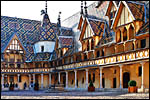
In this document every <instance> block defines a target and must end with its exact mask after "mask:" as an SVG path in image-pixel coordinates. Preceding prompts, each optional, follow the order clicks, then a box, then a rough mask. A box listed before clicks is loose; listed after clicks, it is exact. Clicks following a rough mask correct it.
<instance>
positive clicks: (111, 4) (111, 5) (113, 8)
mask: <svg viewBox="0 0 150 100" xmlns="http://www.w3.org/2000/svg"><path fill="white" fill-rule="evenodd" d="M116 10H117V5H115V3H114V2H113V1H110V2H109V5H108V8H107V12H106V16H108V15H109V13H110V12H112V11H116Z"/></svg>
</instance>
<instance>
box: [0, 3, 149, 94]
mask: <svg viewBox="0 0 150 100" xmlns="http://www.w3.org/2000/svg"><path fill="white" fill-rule="evenodd" d="M84 3H85V2H84ZM148 6H149V2H138V1H134V2H133V1H120V2H115V1H103V2H95V3H93V4H92V5H90V6H89V7H87V6H86V3H85V7H84V8H83V2H81V12H79V13H80V14H79V13H77V14H75V15H74V16H71V17H69V18H68V19H66V20H65V21H64V22H63V23H62V24H64V26H65V27H64V26H62V25H61V21H60V15H59V17H58V22H57V23H51V22H50V19H49V16H48V13H47V5H46V7H45V10H44V11H43V13H42V15H43V20H42V22H40V21H35V20H28V19H20V18H13V17H7V16H1V80H2V81H1V88H2V90H3V89H4V90H5V88H6V86H5V84H7V83H8V84H9V83H11V82H12V83H14V84H16V83H17V84H18V87H19V89H20V90H22V89H24V84H25V83H26V84H27V87H26V89H32V88H33V85H34V84H35V83H39V87H40V89H48V88H49V87H50V86H52V85H54V84H63V85H64V87H65V89H69V90H87V88H88V85H89V83H90V81H92V82H93V84H94V86H95V88H96V89H97V90H99V89H100V90H101V89H105V88H117V89H123V88H128V82H129V80H135V81H136V82H137V87H138V89H139V91H143V92H146V91H149V7H148ZM103 8H104V9H103ZM94 11H95V12H96V13H93V12H94ZM72 18H73V19H74V20H72V22H71V19H72ZM75 19H77V20H75Z"/></svg>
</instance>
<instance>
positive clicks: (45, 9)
mask: <svg viewBox="0 0 150 100" xmlns="http://www.w3.org/2000/svg"><path fill="white" fill-rule="evenodd" d="M45 3H46V4H45V13H46V14H47V1H46V2H45Z"/></svg>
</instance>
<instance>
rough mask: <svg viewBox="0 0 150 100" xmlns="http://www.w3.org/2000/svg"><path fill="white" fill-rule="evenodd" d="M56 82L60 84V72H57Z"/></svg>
mask: <svg viewBox="0 0 150 100" xmlns="http://www.w3.org/2000/svg"><path fill="white" fill-rule="evenodd" d="M58 82H59V84H60V72H59V73H58Z"/></svg>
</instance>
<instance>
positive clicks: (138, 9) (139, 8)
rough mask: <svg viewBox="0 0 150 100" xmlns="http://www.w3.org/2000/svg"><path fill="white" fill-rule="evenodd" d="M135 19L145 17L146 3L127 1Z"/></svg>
mask: <svg viewBox="0 0 150 100" xmlns="http://www.w3.org/2000/svg"><path fill="white" fill-rule="evenodd" d="M126 3H127V5H128V7H129V9H130V10H131V12H132V14H133V16H134V17H135V19H140V20H143V19H144V5H141V4H136V3H132V2H126Z"/></svg>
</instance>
